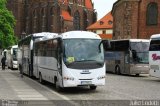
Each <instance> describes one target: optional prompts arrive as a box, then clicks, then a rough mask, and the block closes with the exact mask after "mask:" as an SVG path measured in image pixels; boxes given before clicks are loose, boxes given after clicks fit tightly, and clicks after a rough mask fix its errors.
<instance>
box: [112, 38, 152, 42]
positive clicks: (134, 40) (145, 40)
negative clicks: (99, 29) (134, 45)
mask: <svg viewBox="0 0 160 106" xmlns="http://www.w3.org/2000/svg"><path fill="white" fill-rule="evenodd" d="M111 41H130V42H149V39H119V40H111Z"/></svg>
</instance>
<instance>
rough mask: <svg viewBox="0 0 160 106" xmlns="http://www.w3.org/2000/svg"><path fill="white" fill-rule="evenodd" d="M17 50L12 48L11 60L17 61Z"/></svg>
mask: <svg viewBox="0 0 160 106" xmlns="http://www.w3.org/2000/svg"><path fill="white" fill-rule="evenodd" d="M17 50H18V49H17V48H13V60H14V61H17Z"/></svg>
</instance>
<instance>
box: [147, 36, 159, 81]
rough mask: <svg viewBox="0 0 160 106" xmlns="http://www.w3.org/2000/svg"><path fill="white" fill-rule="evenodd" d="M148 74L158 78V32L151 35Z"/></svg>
mask: <svg viewBox="0 0 160 106" xmlns="http://www.w3.org/2000/svg"><path fill="white" fill-rule="evenodd" d="M149 66H150V75H151V76H153V77H158V78H160V34H155V35H152V36H151V39H150V47H149Z"/></svg>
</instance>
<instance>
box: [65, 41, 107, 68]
mask: <svg viewBox="0 0 160 106" xmlns="http://www.w3.org/2000/svg"><path fill="white" fill-rule="evenodd" d="M100 42H101V40H100V39H98V40H97V39H66V40H64V62H65V63H66V64H68V65H77V66H78V65H81V64H84V63H85V64H87V63H90V65H94V64H95V63H96V64H99V65H100V66H102V65H103V64H104V51H103V46H102V45H100ZM79 67H82V66H79ZM74 68H75V67H74ZM86 68H87V67H86Z"/></svg>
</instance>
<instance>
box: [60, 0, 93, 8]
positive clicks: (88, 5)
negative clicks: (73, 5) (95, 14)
mask: <svg viewBox="0 0 160 106" xmlns="http://www.w3.org/2000/svg"><path fill="white" fill-rule="evenodd" d="M58 1H59V2H61V3H63V4H68V3H69V2H68V1H69V0H58ZM77 1H78V2H80V0H77ZM85 6H86V8H87V9H93V4H92V0H85Z"/></svg>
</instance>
